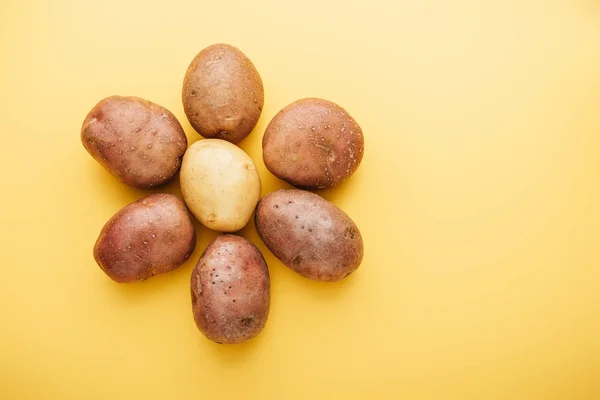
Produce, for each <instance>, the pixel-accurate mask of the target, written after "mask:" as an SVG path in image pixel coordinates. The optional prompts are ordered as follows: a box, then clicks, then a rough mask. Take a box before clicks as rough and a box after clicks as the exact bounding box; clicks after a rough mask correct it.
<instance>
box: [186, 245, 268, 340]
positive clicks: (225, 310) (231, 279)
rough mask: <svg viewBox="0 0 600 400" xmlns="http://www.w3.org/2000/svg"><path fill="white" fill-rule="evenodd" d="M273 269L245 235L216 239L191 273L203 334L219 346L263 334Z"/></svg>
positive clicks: (196, 312) (196, 308)
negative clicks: (268, 266) (270, 268)
mask: <svg viewBox="0 0 600 400" xmlns="http://www.w3.org/2000/svg"><path fill="white" fill-rule="evenodd" d="M269 286H270V283H269V270H268V268H267V264H266V263H265V260H264V258H263V256H262V254H261V253H260V251H258V249H257V248H256V247H255V246H254V245H253V244H252V243H250V242H249V241H248V240H246V239H244V238H243V237H241V236H235V235H222V236H219V237H217V238H216V239H215V240H214V241H213V242H212V243H211V244H210V245H209V246H208V247H207V248H206V250H205V251H204V253H203V254H202V257H200V259H199V260H198V263H197V264H196V267H195V268H194V271H193V272H192V280H191V291H192V310H193V313H194V320H195V321H196V325H197V326H198V329H200V331H202V332H203V333H204V334H205V335H206V337H207V338H209V339H210V340H212V341H214V342H217V343H240V342H243V341H244V340H248V339H251V338H253V337H254V336H256V335H258V334H259V333H260V331H261V330H262V329H263V328H264V326H265V323H266V322H267V317H268V316H269V301H270V293H269Z"/></svg>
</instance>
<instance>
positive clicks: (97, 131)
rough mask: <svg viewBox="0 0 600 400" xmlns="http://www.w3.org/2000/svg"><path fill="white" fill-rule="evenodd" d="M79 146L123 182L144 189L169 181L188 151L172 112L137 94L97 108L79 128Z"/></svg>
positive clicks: (184, 138)
mask: <svg viewBox="0 0 600 400" xmlns="http://www.w3.org/2000/svg"><path fill="white" fill-rule="evenodd" d="M81 142H82V143H83V146H84V147H85V148H86V150H87V151H88V152H89V153H90V154H91V155H92V157H94V159H95V160H96V161H98V162H99V163H100V164H101V165H102V166H103V167H104V168H106V169H107V170H108V171H109V172H110V173H111V174H113V175H115V176H116V177H117V178H119V179H120V180H121V182H123V183H125V184H126V185H129V186H133V187H136V188H140V189H148V188H152V187H155V186H159V185H162V184H164V183H167V182H168V181H169V180H171V178H173V176H175V174H176V173H177V171H179V167H180V166H181V158H182V157H183V153H185V149H186V148H187V138H186V137H185V133H184V132H183V128H182V127H181V125H180V124H179V121H177V118H175V116H174V115H173V114H172V113H171V112H170V111H169V110H167V109H166V108H164V107H161V106H159V105H158V104H154V103H152V102H150V101H147V100H144V99H141V98H139V97H133V96H129V97H123V96H112V97H108V98H106V99H104V100H102V101H100V102H99V103H98V104H96V106H95V107H94V108H93V109H92V110H91V111H90V112H89V114H88V115H87V117H86V118H85V121H84V122H83V125H82V127H81Z"/></svg>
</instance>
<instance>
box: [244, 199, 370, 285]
mask: <svg viewBox="0 0 600 400" xmlns="http://www.w3.org/2000/svg"><path fill="white" fill-rule="evenodd" d="M254 218H255V222H256V230H257V231H258V234H259V235H260V237H261V238H262V240H263V242H264V243H265V245H267V247H268V248H269V250H271V252H272V253H273V254H274V255H275V257H277V258H278V259H279V260H280V261H281V262H283V263H284V264H285V265H287V266H288V267H289V268H291V269H292V270H294V271H296V272H297V273H299V274H300V275H302V276H304V277H306V278H309V279H314V280H318V281H328V282H333V281H339V280H340V279H343V278H345V277H346V276H348V275H350V274H351V273H352V272H354V271H355V270H356V269H357V268H358V266H359V265H360V263H361V261H362V258H363V241H362V237H361V235H360V231H359V230H358V228H357V226H356V224H355V223H354V221H352V219H350V217H349V216H348V215H346V213H344V212H343V211H342V210H340V209H339V208H338V207H336V206H335V205H334V204H333V203H330V202H328V201H327V200H325V199H323V198H322V197H320V196H318V195H316V194H314V193H311V192H307V191H304V190H298V189H287V190H278V191H276V192H272V193H270V194H268V195H267V196H265V197H264V198H263V199H262V200H261V201H260V203H259V204H258V207H257V208H256V214H255V217H254Z"/></svg>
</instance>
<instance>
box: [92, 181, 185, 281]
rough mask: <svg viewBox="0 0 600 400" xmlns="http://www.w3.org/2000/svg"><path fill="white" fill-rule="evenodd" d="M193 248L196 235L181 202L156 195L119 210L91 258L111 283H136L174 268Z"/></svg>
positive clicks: (165, 194) (109, 222)
mask: <svg viewBox="0 0 600 400" xmlns="http://www.w3.org/2000/svg"><path fill="white" fill-rule="evenodd" d="M195 246H196V232H195V230H194V225H193V224H192V221H191V218H190V215H189V214H188V212H187V210H186V208H185V205H184V204H183V202H182V201H181V200H180V199H179V198H178V197H176V196H173V195H171V194H168V193H156V194H152V195H150V196H147V197H144V198H142V199H140V200H138V201H136V202H134V203H131V204H130V205H128V206H126V207H125V208H123V209H121V211H119V212H117V213H116V214H115V215H114V216H113V217H112V218H111V219H110V220H109V221H108V222H107V223H106V225H104V228H102V232H100V236H99V237H98V240H97V241H96V245H95V246H94V258H95V259H96V262H97V263H98V265H99V266H100V268H102V270H103V271H104V272H105V273H106V275H108V276H109V277H110V278H111V279H112V280H114V281H116V282H119V283H125V282H137V281H143V280H145V279H148V278H149V277H151V276H154V275H157V274H162V273H164V272H169V271H171V270H173V269H175V268H177V267H178V266H180V265H181V264H183V263H184V262H185V260H187V259H188V258H189V257H190V255H191V254H192V251H193V250H194V247H195Z"/></svg>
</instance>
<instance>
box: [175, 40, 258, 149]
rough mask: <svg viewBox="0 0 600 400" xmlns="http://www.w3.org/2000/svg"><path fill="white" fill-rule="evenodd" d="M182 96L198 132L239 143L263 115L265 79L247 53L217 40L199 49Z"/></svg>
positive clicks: (190, 118) (191, 122) (188, 115)
mask: <svg viewBox="0 0 600 400" xmlns="http://www.w3.org/2000/svg"><path fill="white" fill-rule="evenodd" d="M182 100H183V108H184V110H185V114H186V115H187V117H188V120H189V121H190V124H191V125H192V126H193V127H194V129H195V130H196V131H197V132H198V133H200V134H201V135H202V136H204V137H206V138H216V139H224V140H227V141H229V142H231V143H238V142H239V141H241V140H242V139H244V138H245V137H246V136H248V135H249V134H250V132H252V130H253V129H254V127H255V126H256V123H257V122H258V119H259V118H260V113H261V112H262V108H263V103H264V89H263V83H262V80H261V79H260V75H259V74H258V71H257V70H256V68H255V67H254V65H253V64H252V62H251V61H250V60H249V59H248V57H246V56H245V55H244V53H242V52H241V51H240V50H238V49H237V48H235V47H233V46H230V45H227V44H215V45H212V46H209V47H207V48H205V49H204V50H202V51H201V52H200V53H198V55H197V56H196V57H195V58H194V60H193V61H192V63H191V64H190V66H189V67H188V70H187V72H186V74H185V78H184V81H183V93H182Z"/></svg>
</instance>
